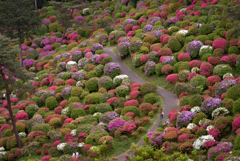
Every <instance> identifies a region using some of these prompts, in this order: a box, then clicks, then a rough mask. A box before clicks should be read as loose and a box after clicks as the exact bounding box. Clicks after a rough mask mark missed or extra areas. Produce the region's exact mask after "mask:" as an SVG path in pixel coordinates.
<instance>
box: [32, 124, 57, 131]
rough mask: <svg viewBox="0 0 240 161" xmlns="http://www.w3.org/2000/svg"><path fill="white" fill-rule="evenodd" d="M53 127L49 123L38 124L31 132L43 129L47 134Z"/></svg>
mask: <svg viewBox="0 0 240 161" xmlns="http://www.w3.org/2000/svg"><path fill="white" fill-rule="evenodd" d="M51 129H52V127H51V126H49V124H45V123H44V124H36V125H34V126H33V127H32V128H31V132H32V131H42V132H44V133H45V134H47V133H48V131H50V130H51Z"/></svg>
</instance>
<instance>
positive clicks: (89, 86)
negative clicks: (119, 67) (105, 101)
mask: <svg viewBox="0 0 240 161" xmlns="http://www.w3.org/2000/svg"><path fill="white" fill-rule="evenodd" d="M98 81H99V78H97V77H93V78H91V79H89V80H88V81H87V82H86V83H85V89H86V90H88V91H89V92H96V91H98Z"/></svg>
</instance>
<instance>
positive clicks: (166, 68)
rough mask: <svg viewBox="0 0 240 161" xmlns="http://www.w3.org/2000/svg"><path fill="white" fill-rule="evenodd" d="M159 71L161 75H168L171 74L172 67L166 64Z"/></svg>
mask: <svg viewBox="0 0 240 161" xmlns="http://www.w3.org/2000/svg"><path fill="white" fill-rule="evenodd" d="M161 71H162V73H163V74H165V75H168V74H171V73H172V72H173V67H172V66H171V65H170V64H166V65H164V66H163V67H162V69H161ZM175 77H176V76H175Z"/></svg>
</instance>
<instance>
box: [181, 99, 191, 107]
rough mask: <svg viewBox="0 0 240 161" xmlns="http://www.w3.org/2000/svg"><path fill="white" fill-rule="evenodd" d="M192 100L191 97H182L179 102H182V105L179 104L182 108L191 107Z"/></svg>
mask: <svg viewBox="0 0 240 161" xmlns="http://www.w3.org/2000/svg"><path fill="white" fill-rule="evenodd" d="M190 98H191V97H190V96H183V97H181V99H180V100H179V101H180V103H179V105H180V107H182V106H186V105H189V101H190Z"/></svg>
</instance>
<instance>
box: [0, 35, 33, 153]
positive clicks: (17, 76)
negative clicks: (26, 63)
mask: <svg viewBox="0 0 240 161" xmlns="http://www.w3.org/2000/svg"><path fill="white" fill-rule="evenodd" d="M16 42H17V41H16V40H14V41H13V40H10V39H9V38H5V37H3V36H1V37H0V86H4V87H5V89H6V98H7V109H8V111H9V115H10V119H11V123H12V125H13V132H14V134H15V137H16V140H17V144H18V148H22V144H21V139H20V137H19V135H18V131H17V128H16V122H15V118H14V116H13V112H12V109H11V101H10V93H11V90H15V91H17V94H18V95H19V94H23V93H24V92H26V91H30V90H31V89H32V87H31V86H29V85H27V84H23V83H22V82H25V81H27V80H29V79H30V76H29V75H27V74H26V72H25V71H24V70H23V68H19V62H18V60H16V57H17V54H18V52H19V50H18V47H17V45H15V46H14V47H13V44H15V43H16Z"/></svg>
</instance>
